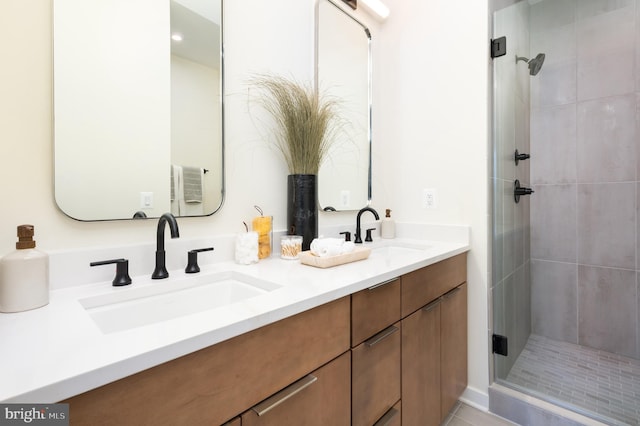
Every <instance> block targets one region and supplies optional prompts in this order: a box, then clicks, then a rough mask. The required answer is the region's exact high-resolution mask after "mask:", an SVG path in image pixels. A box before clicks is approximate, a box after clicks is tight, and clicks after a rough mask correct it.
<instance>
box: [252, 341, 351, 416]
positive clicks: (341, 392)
mask: <svg viewBox="0 0 640 426" xmlns="http://www.w3.org/2000/svg"><path fill="white" fill-rule="evenodd" d="M350 369H351V353H350V352H346V353H344V354H343V355H341V356H339V357H338V358H336V359H334V360H333V361H331V362H330V363H328V364H326V365H325V366H323V367H321V368H319V369H318V370H316V371H314V372H313V373H311V374H309V375H307V376H305V377H304V378H302V379H300V380H298V381H297V382H295V383H293V384H292V385H290V386H288V387H286V388H285V389H283V390H282V391H280V392H278V393H276V394H275V395H273V396H272V397H269V398H267V399H266V400H264V401H262V402H261V403H260V404H257V405H256V406H254V407H253V408H252V409H251V410H249V411H247V412H245V413H243V414H242V426H271V425H273V426H283V425H308V426H316V425H317V426H326V425H332V426H333V425H336V426H340V425H344V426H348V425H349V422H350V420H351V400H350V394H351V382H350V380H349V377H350V375H349V372H350Z"/></svg>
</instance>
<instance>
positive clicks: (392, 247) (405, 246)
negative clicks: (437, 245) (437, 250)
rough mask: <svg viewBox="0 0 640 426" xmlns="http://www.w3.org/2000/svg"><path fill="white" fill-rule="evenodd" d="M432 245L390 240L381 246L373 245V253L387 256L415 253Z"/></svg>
mask: <svg viewBox="0 0 640 426" xmlns="http://www.w3.org/2000/svg"><path fill="white" fill-rule="evenodd" d="M430 247H431V246H429V245H426V244H418V243H408V242H399V241H390V242H388V243H387V242H385V243H382V244H381V245H379V246H374V247H372V254H374V253H375V254H379V255H382V256H385V257H395V256H407V255H414V254H419V253H421V252H424V251H425V250H428V249H429V248H430Z"/></svg>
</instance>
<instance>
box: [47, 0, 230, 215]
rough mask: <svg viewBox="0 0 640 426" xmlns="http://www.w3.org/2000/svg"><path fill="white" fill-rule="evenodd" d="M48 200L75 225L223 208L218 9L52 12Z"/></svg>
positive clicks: (118, 2) (122, 0)
mask: <svg viewBox="0 0 640 426" xmlns="http://www.w3.org/2000/svg"><path fill="white" fill-rule="evenodd" d="M53 7H54V9H53V10H54V13H53V16H54V19H53V21H54V22H53V28H54V30H53V40H54V60H53V62H54V64H53V66H54V114H55V117H54V150H55V156H54V157H55V164H54V166H55V198H56V202H57V204H58V206H59V207H60V208H61V209H62V211H64V212H65V213H66V214H67V215H69V216H71V217H73V218H75V219H79V220H110V219H128V218H132V217H133V216H134V215H135V214H136V212H139V213H138V215H144V216H147V217H159V216H160V215H162V214H163V213H165V212H168V211H171V212H173V213H174V214H176V215H179V216H200V215H207V214H211V213H213V212H215V211H216V210H217V209H218V208H219V207H220V206H221V204H222V201H223V200H222V196H223V192H224V188H223V176H224V172H223V137H222V135H223V129H222V64H221V54H220V52H221V31H222V28H221V8H222V5H221V0H162V1H160V0H158V1H153V2H149V1H145V0H54V2H53Z"/></svg>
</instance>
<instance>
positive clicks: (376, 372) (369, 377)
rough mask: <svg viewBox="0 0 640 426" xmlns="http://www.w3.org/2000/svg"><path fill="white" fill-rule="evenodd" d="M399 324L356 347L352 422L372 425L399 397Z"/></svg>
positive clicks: (354, 352)
mask: <svg viewBox="0 0 640 426" xmlns="http://www.w3.org/2000/svg"><path fill="white" fill-rule="evenodd" d="M399 331H400V323H399V322H398V323H396V324H394V325H393V326H391V327H388V328H386V329H385V330H383V331H381V332H380V333H378V334H376V335H375V336H373V337H371V338H370V339H368V340H366V341H365V342H364V343H362V344H360V345H358V346H356V347H355V348H353V349H352V350H351V351H352V354H353V364H352V367H351V374H352V388H353V393H352V396H351V400H352V408H351V409H352V416H351V417H352V425H353V426H371V425H372V424H374V423H375V422H376V421H377V420H378V419H379V418H380V417H382V416H383V415H384V414H385V413H386V412H387V411H388V410H389V409H390V408H391V407H393V406H394V405H395V404H396V402H398V400H400V358H401V356H400V337H401V336H400V334H401V333H400V332H399Z"/></svg>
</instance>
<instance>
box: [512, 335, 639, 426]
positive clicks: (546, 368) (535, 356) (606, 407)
mask: <svg viewBox="0 0 640 426" xmlns="http://www.w3.org/2000/svg"><path fill="white" fill-rule="evenodd" d="M506 381H507V382H509V383H512V384H514V385H517V386H520V387H523V388H526V389H528V390H530V391H533V392H534V393H537V394H538V395H540V394H541V395H548V396H552V397H553V398H555V399H557V400H560V401H563V402H566V403H569V404H570V405H573V406H575V407H576V408H578V409H581V410H583V413H586V412H589V411H590V412H595V413H597V414H598V415H600V416H604V417H606V418H608V419H610V421H609V423H611V424H616V425H633V426H640V361H638V360H635V359H631V358H627V357H624V356H621V355H616V354H612V353H609V352H604V351H600V350H597V349H591V348H586V347H582V346H579V345H574V344H571V343H567V342H560V341H556V340H552V339H548V338H546V337H542V336H537V335H534V334H532V335H531V336H529V340H528V341H527V344H526V346H525V348H524V349H523V351H522V353H521V354H520V356H519V357H518V359H517V360H516V362H515V364H514V365H513V367H512V368H511V371H510V372H509V375H508V376H507V379H506Z"/></svg>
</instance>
